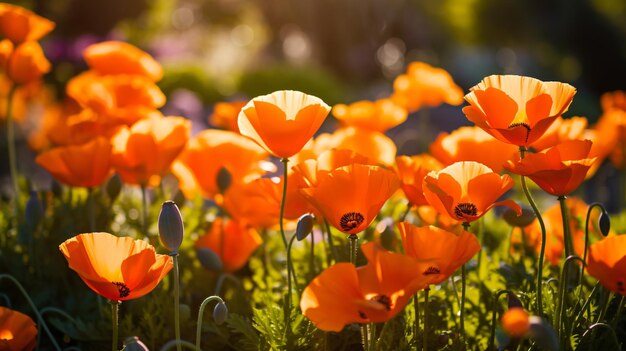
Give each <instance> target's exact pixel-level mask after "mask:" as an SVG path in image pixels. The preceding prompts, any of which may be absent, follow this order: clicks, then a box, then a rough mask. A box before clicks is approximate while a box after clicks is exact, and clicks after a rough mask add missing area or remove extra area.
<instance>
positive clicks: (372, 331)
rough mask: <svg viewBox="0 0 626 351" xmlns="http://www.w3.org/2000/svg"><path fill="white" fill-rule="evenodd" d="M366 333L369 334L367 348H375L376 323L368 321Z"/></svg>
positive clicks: (372, 349) (372, 350)
mask: <svg viewBox="0 0 626 351" xmlns="http://www.w3.org/2000/svg"><path fill="white" fill-rule="evenodd" d="M367 329H368V334H369V341H370V344H369V349H370V350H371V351H374V350H376V323H369V324H368V325H367Z"/></svg>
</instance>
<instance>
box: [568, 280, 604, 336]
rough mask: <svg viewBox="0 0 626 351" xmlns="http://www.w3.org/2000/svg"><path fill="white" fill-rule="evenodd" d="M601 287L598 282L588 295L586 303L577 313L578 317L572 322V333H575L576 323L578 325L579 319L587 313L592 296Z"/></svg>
mask: <svg viewBox="0 0 626 351" xmlns="http://www.w3.org/2000/svg"><path fill="white" fill-rule="evenodd" d="M599 287H600V283H599V282H598V283H597V284H596V285H595V286H594V287H593V289H592V290H591V292H590V293H589V296H587V299H586V300H585V303H584V304H583V306H582V307H581V309H580V311H579V312H578V315H576V318H574V322H573V323H572V326H571V327H570V335H572V334H574V328H576V325H578V321H579V320H580V319H581V318H582V316H583V314H584V313H585V310H586V309H587V307H588V306H589V304H590V303H591V298H592V297H593V294H595V292H596V291H597V290H598V289H599Z"/></svg>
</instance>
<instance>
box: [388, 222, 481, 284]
mask: <svg viewBox="0 0 626 351" xmlns="http://www.w3.org/2000/svg"><path fill="white" fill-rule="evenodd" d="M398 229H399V230H400V236H401V237H402V246H403V247H404V253H405V254H406V255H407V256H410V257H413V258H415V259H418V260H426V261H431V263H430V265H429V266H428V268H427V269H426V271H424V272H423V273H424V274H425V275H429V276H430V277H431V279H432V284H439V283H441V282H443V281H444V280H446V279H448V277H450V276H451V275H452V274H453V273H454V272H455V271H456V270H457V269H459V268H460V267H461V266H462V265H463V264H465V263H466V262H468V261H469V260H470V259H471V258H472V257H474V255H476V253H478V251H480V243H479V242H478V239H476V236H474V235H473V234H471V233H469V232H467V231H465V230H463V231H462V232H461V234H459V235H457V234H455V233H452V232H449V231H447V230H443V229H440V228H437V227H434V226H425V227H418V226H415V225H412V224H411V223H408V222H401V223H399V224H398Z"/></svg>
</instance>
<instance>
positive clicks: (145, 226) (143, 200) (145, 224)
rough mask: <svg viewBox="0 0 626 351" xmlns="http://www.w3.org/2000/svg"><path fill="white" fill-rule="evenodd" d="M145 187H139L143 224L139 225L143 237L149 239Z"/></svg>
mask: <svg viewBox="0 0 626 351" xmlns="http://www.w3.org/2000/svg"><path fill="white" fill-rule="evenodd" d="M146 192H147V189H146V186H145V185H141V206H142V208H143V222H142V223H141V226H142V230H143V235H145V236H146V237H147V238H150V235H148V194H147V193H146Z"/></svg>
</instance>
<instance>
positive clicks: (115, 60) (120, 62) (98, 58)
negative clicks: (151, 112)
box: [83, 40, 163, 82]
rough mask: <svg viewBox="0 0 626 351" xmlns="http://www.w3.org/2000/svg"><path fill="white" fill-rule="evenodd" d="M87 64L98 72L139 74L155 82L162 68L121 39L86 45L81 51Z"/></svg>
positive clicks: (106, 73) (159, 77)
mask: <svg viewBox="0 0 626 351" xmlns="http://www.w3.org/2000/svg"><path fill="white" fill-rule="evenodd" d="M83 56H84V57H85V61H86V62H87V65H88V66H89V68H91V69H92V70H94V71H96V72H98V73H99V74H103V75H108V74H131V75H140V76H144V77H146V78H148V79H150V80H151V81H153V82H156V81H158V80H160V79H161V77H163V68H161V65H160V64H159V63H158V62H157V61H155V60H154V58H152V56H150V55H149V54H148V53H146V52H145V51H143V50H141V49H139V48H137V47H136V46H134V45H131V44H128V43H124V42H121V41H114V40H112V41H105V42H101V43H97V44H93V45H90V46H88V47H87V48H86V49H85V51H84V52H83Z"/></svg>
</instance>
